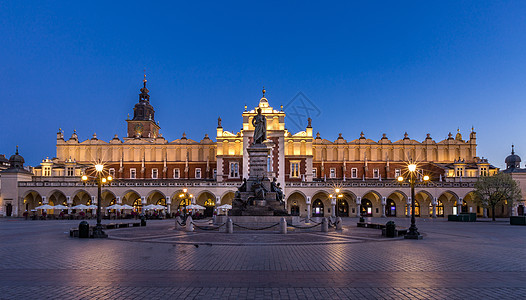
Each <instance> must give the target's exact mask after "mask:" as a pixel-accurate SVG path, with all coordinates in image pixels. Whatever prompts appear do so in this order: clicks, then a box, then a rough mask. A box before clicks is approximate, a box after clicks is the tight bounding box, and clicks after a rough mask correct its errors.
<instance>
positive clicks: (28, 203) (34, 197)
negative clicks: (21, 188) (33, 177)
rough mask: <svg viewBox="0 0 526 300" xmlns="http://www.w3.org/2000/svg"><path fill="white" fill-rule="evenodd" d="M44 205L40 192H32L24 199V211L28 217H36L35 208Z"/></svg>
mask: <svg viewBox="0 0 526 300" xmlns="http://www.w3.org/2000/svg"><path fill="white" fill-rule="evenodd" d="M39 205H42V196H40V194H39V193H38V192H35V191H30V192H28V193H27V194H26V196H25V197H24V210H25V212H27V215H28V216H29V215H33V216H34V215H36V210H35V207H37V206H39Z"/></svg>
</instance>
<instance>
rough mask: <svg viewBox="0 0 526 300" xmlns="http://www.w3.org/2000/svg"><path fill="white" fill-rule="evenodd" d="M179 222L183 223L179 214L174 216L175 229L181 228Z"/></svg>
mask: <svg viewBox="0 0 526 300" xmlns="http://www.w3.org/2000/svg"><path fill="white" fill-rule="evenodd" d="M181 224H183V219H181V217H180V216H177V217H175V229H177V230H182V229H183V226H181Z"/></svg>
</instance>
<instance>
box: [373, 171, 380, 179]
mask: <svg viewBox="0 0 526 300" xmlns="http://www.w3.org/2000/svg"><path fill="white" fill-rule="evenodd" d="M373 178H380V170H379V169H373Z"/></svg>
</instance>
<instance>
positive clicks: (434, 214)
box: [431, 198, 438, 219]
mask: <svg viewBox="0 0 526 300" xmlns="http://www.w3.org/2000/svg"><path fill="white" fill-rule="evenodd" d="M437 203H438V198H433V201H432V202H431V204H432V205H433V219H436V218H437Z"/></svg>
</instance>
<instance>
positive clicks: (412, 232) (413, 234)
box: [397, 162, 429, 240]
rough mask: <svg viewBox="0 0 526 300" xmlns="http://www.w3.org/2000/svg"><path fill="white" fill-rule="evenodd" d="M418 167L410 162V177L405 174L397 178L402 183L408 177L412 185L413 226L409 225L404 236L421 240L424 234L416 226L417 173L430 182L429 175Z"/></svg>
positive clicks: (423, 179) (408, 167)
mask: <svg viewBox="0 0 526 300" xmlns="http://www.w3.org/2000/svg"><path fill="white" fill-rule="evenodd" d="M416 167H417V166H416V164H415V163H414V162H411V163H409V165H408V166H407V171H408V172H407V173H408V178H404V177H403V176H399V177H398V178H397V180H398V182H399V183H402V182H404V179H407V181H408V182H409V184H410V186H411V226H410V227H409V230H408V231H407V233H406V235H405V236H404V238H406V239H415V240H421V239H422V236H421V235H420V233H419V232H418V228H417V227H416V224H415V221H416V220H415V184H416V181H417V178H418V176H417V175H422V181H423V182H428V181H429V176H428V175H424V174H422V172H421V171H420V172H419V171H418V170H417V168H416Z"/></svg>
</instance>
